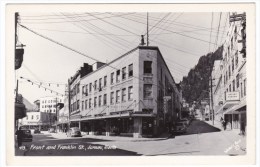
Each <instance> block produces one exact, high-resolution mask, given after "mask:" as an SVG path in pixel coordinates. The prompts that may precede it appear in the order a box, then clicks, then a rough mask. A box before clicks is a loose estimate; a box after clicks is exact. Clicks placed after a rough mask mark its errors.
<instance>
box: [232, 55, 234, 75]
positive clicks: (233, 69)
mask: <svg viewBox="0 0 260 167" xmlns="http://www.w3.org/2000/svg"><path fill="white" fill-rule="evenodd" d="M233 71H234V58H232V72H233Z"/></svg>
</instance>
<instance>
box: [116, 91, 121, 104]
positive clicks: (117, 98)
mask: <svg viewBox="0 0 260 167" xmlns="http://www.w3.org/2000/svg"><path fill="white" fill-rule="evenodd" d="M119 93H120V90H117V91H116V103H119V99H120V94H119Z"/></svg>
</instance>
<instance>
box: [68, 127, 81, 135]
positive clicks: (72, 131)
mask: <svg viewBox="0 0 260 167" xmlns="http://www.w3.org/2000/svg"><path fill="white" fill-rule="evenodd" d="M67 137H81V132H80V129H79V128H78V127H72V128H70V129H69V130H68V132H67Z"/></svg>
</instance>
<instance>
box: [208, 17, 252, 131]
mask: <svg viewBox="0 0 260 167" xmlns="http://www.w3.org/2000/svg"><path fill="white" fill-rule="evenodd" d="M245 17H246V16H245V14H244V13H243V14H237V13H233V14H232V15H231V16H230V27H229V31H228V34H227V37H226V40H225V43H224V45H223V60H222V61H221V63H218V65H216V66H217V67H216V70H215V71H214V70H213V72H212V78H215V87H214V89H213V96H214V97H213V99H214V106H215V115H216V119H217V118H220V117H222V118H223V119H224V120H225V121H226V122H227V128H230V129H234V130H235V129H238V130H239V129H240V130H241V131H245V130H246V89H247V87H246V83H247V82H246V34H245V33H246V31H245V29H246V20H245ZM215 73H218V74H215Z"/></svg>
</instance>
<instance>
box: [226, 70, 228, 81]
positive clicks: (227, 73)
mask: <svg viewBox="0 0 260 167" xmlns="http://www.w3.org/2000/svg"><path fill="white" fill-rule="evenodd" d="M227 81H228V72H227V71H226V83H227Z"/></svg>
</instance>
